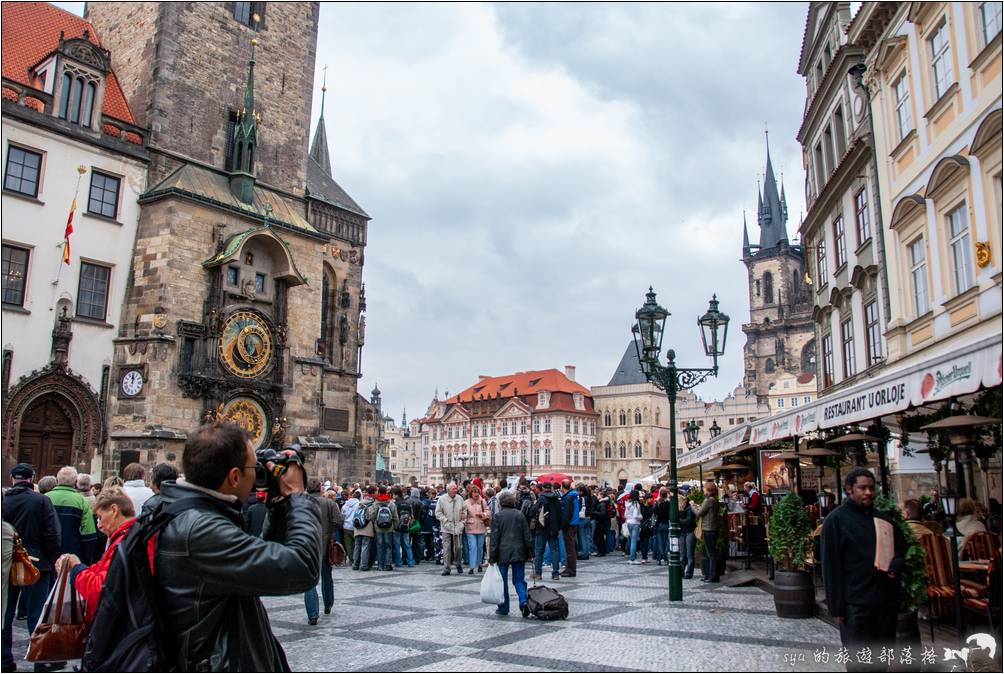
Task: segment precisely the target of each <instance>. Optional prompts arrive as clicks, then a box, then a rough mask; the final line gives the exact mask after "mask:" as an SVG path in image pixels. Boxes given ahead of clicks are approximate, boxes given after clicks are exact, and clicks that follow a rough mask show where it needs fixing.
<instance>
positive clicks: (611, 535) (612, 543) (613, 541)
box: [607, 529, 617, 555]
mask: <svg viewBox="0 0 1004 674" xmlns="http://www.w3.org/2000/svg"><path fill="white" fill-rule="evenodd" d="M616 549H617V532H616V531H614V530H613V529H611V530H610V531H608V532H607V554H608V555H609V554H610V553H611V552H613V551H614V550H616Z"/></svg>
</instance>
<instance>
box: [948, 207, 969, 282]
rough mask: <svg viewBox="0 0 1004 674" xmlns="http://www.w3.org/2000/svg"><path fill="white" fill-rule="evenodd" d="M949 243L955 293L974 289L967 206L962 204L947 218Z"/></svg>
mask: <svg viewBox="0 0 1004 674" xmlns="http://www.w3.org/2000/svg"><path fill="white" fill-rule="evenodd" d="M947 219H948V236H949V243H950V245H951V247H952V278H953V280H954V282H955V293H956V294H958V293H962V292H965V291H966V290H969V289H970V288H972V287H973V255H972V244H971V243H970V238H969V223H968V222H967V219H966V204H965V202H962V203H961V204H959V206H958V207H956V208H955V209H953V210H952V211H951V212H950V213H949V214H948V216H947Z"/></svg>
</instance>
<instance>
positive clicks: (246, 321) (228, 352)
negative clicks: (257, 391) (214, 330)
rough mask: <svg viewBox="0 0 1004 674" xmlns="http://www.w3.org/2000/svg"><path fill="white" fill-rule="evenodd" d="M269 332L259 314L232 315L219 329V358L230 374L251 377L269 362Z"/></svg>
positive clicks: (270, 352)
mask: <svg viewBox="0 0 1004 674" xmlns="http://www.w3.org/2000/svg"><path fill="white" fill-rule="evenodd" d="M272 345H273V339H272V333H271V331H270V330H269V328H268V325H267V324H266V323H265V321H264V320H263V319H262V318H261V316H259V315H258V314H256V313H254V312H252V311H238V312H236V313H233V314H231V315H230V316H229V317H228V318H227V319H226V321H225V322H224V323H223V329H222V330H221V331H220V360H221V362H222V363H223V366H224V367H225V368H226V369H227V370H229V371H230V372H231V373H232V374H234V375H236V376H238V377H240V378H242V379H254V378H255V377H257V376H259V375H261V374H262V373H263V372H265V370H266V369H267V368H268V366H269V364H270V363H271V362H272V350H273V346H272Z"/></svg>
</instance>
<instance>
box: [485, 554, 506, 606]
mask: <svg viewBox="0 0 1004 674" xmlns="http://www.w3.org/2000/svg"><path fill="white" fill-rule="evenodd" d="M481 601H483V602H484V603H486V604H495V605H496V606H497V605H499V604H502V603H504V602H505V581H503V580H502V574H501V573H499V567H498V565H496V564H489V565H488V569H487V570H486V571H485V575H484V577H483V578H482V579H481Z"/></svg>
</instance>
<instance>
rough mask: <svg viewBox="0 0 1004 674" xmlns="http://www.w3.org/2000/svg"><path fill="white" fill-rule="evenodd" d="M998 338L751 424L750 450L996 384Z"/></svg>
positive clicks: (999, 363)
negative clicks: (753, 447)
mask: <svg viewBox="0 0 1004 674" xmlns="http://www.w3.org/2000/svg"><path fill="white" fill-rule="evenodd" d="M1001 364H1002V357H1001V337H1000V336H995V337H991V338H989V339H985V340H981V341H980V342H977V343H976V344H972V345H969V346H966V347H963V348H959V349H954V350H952V351H951V352H950V353H945V354H941V355H939V356H935V357H932V358H930V359H928V360H927V361H925V362H923V363H919V364H916V365H911V366H907V367H904V368H899V369H895V366H893V368H891V371H887V372H885V373H882V372H880V373H879V374H878V375H876V376H875V377H874V378H872V379H870V380H868V381H862V382H859V383H858V384H855V385H854V386H850V387H848V388H847V389H844V390H842V391H838V392H836V393H833V394H831V395H828V396H824V397H822V398H820V399H818V400H816V401H814V402H812V403H809V404H808V405H805V406H803V407H800V408H798V409H797V410H791V411H790V412H786V413H785V414H778V415H774V416H771V417H767V418H764V419H762V420H760V421H757V422H755V423H754V424H753V425H752V429H751V430H750V439H749V444H750V445H754V446H755V445H764V444H767V443H770V442H774V441H775V440H780V439H782V438H789V437H791V436H793V435H802V434H803V433H807V432H810V431H816V430H819V429H824V428H833V427H834V426H842V425H844V424H853V423H860V422H863V421H870V420H871V419H875V418H877V417H881V416H885V415H887V414H895V413H896V412H901V411H903V410H905V409H908V408H909V407H911V406H914V407H915V406H918V405H925V404H928V403H932V402H935V401H938V400H945V399H947V398H950V397H952V396H959V395H965V394H968V393H974V392H975V391H977V390H978V389H979V388H980V386H987V387H989V386H999V385H1000V384H1001V367H1002V365H1001Z"/></svg>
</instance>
